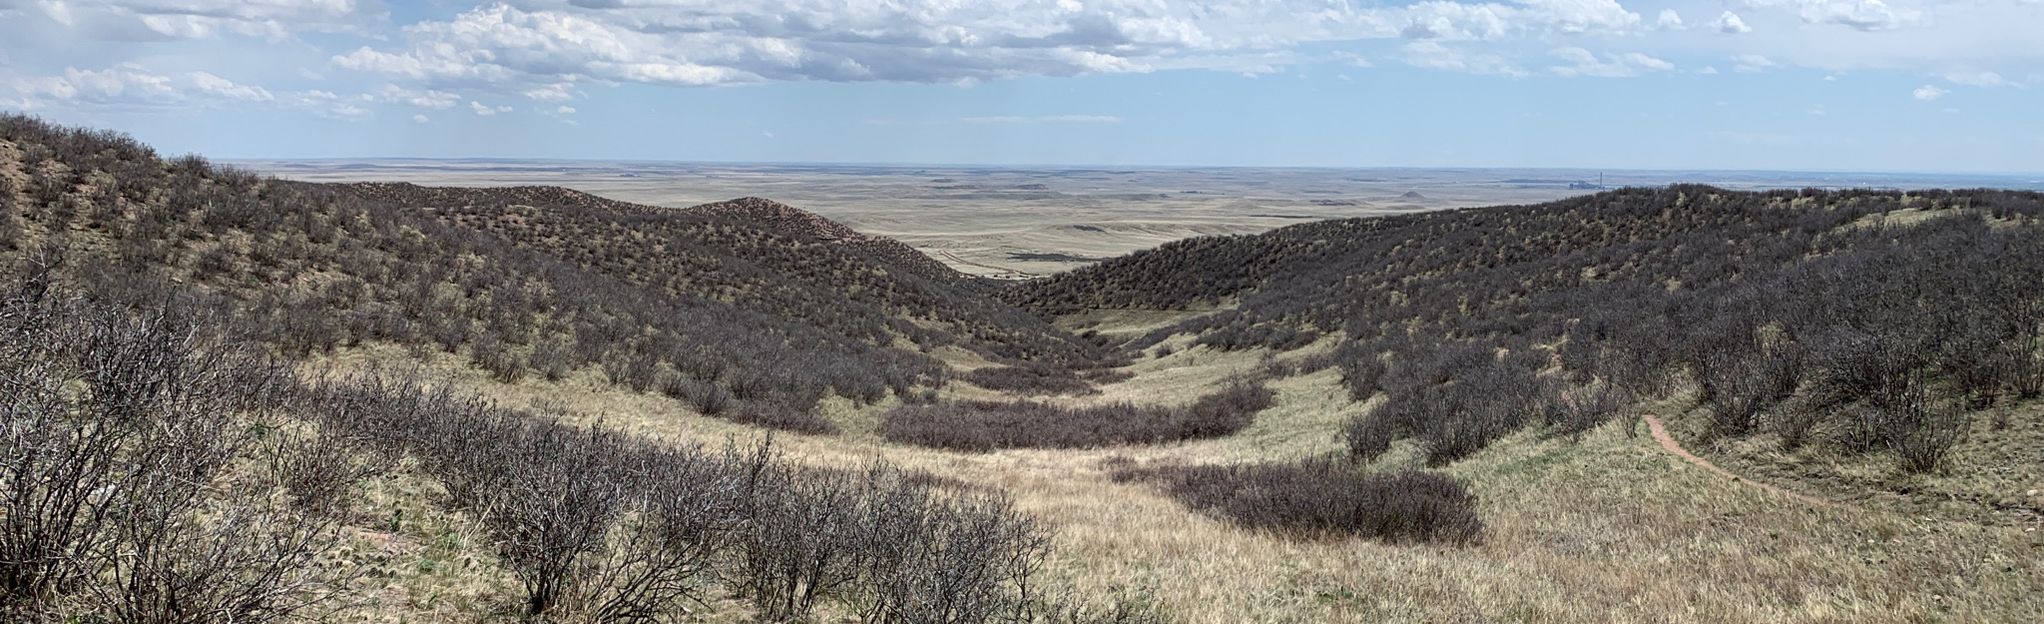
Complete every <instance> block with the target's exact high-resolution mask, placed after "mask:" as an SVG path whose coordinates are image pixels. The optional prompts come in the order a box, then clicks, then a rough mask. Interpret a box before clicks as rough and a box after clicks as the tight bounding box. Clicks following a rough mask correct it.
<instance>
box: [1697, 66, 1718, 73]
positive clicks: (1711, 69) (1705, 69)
mask: <svg viewBox="0 0 2044 624" xmlns="http://www.w3.org/2000/svg"><path fill="white" fill-rule="evenodd" d="M1696 73H1698V74H1702V75H1705V76H1716V75H1718V68H1716V67H1713V66H1710V65H1705V66H1703V69H1699V70H1696Z"/></svg>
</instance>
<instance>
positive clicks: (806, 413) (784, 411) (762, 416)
mask: <svg viewBox="0 0 2044 624" xmlns="http://www.w3.org/2000/svg"><path fill="white" fill-rule="evenodd" d="M724 418H725V419H726V420H729V421H731V422H735V423H739V424H746V425H753V426H755V427H766V428H768V429H778V430H781V431H792V432H795V433H806V434H810V435H834V434H836V433H837V432H838V427H837V423H834V422H831V421H830V420H829V419H827V418H824V417H822V416H820V415H817V413H816V403H815V402H814V401H811V402H810V403H809V404H808V405H807V406H804V405H798V404H796V403H795V402H794V401H792V400H783V399H766V400H759V401H744V402H740V403H738V406H737V407H736V408H733V409H732V410H731V411H730V412H728V413H726V414H725V415H724Z"/></svg>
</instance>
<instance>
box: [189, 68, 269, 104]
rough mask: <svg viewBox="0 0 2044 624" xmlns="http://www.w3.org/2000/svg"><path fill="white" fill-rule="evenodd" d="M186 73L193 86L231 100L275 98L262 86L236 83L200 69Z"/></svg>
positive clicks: (256, 100)
mask: <svg viewBox="0 0 2044 624" xmlns="http://www.w3.org/2000/svg"><path fill="white" fill-rule="evenodd" d="M188 75H189V76H190V77H191V79H192V84H193V86H195V87H197V88H198V89H199V91H202V92H205V93H210V94H213V95H217V96H220V97H224V98H227V99H231V100H248V101H251V102H268V101H270V100H274V99H276V97H275V96H272V95H270V91H269V90H268V89H264V88H262V87H257V86H251V85H244V84H236V83H235V82H234V81H232V80H228V79H226V78H221V77H219V76H215V75H213V74H210V73H207V72H202V71H198V72H192V73H190V74H188Z"/></svg>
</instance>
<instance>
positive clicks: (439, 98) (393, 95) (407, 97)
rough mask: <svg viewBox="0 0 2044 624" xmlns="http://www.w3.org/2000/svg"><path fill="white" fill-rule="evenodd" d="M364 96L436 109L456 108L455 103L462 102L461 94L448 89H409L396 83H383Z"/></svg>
mask: <svg viewBox="0 0 2044 624" xmlns="http://www.w3.org/2000/svg"><path fill="white" fill-rule="evenodd" d="M363 98H364V99H367V100H370V101H374V102H382V103H386V104H404V105H408V106H416V107H419V108H430V109H434V110H443V109H449V108H454V105H456V104H460V103H461V96H459V95H456V94H453V93H449V92H447V91H436V90H433V89H423V90H421V89H407V88H404V87H400V86H397V85H394V84H387V85H383V87H382V88H380V89H377V90H376V92H375V93H372V94H368V95H365V96H363Z"/></svg>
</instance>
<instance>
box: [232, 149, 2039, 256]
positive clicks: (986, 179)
mask: <svg viewBox="0 0 2044 624" xmlns="http://www.w3.org/2000/svg"><path fill="white" fill-rule="evenodd" d="M233 164H235V165H237V166H240V167H243V168H247V169H250V170H254V171H257V172H260V173H264V174H269V175H275V176H278V177H283V178H289V179H295V180H304V181H309V182H361V181H378V182H412V183H416V184H421V185H428V186H512V185H555V186H564V187H568V188H572V189H576V190H580V191H585V192H589V193H594V194H596V195H601V196H604V197H608V198H612V199H618V200H624V201H630V202H636V203H643V204H650V205H656V206H671V207H686V206H693V205H697V204H703V203H708V202H713V201H721V200H726V199H731V198H735V197H744V196H757V197H766V198H769V199H773V200H776V201H780V202H783V203H787V204H790V205H793V206H795V207H798V208H802V209H805V210H810V211H813V212H816V213H819V214H822V215H823V216H826V217H829V218H831V219H835V220H837V221H841V222H843V223H845V224H846V225H849V226H851V227H852V228H854V229H857V230H859V231H861V232H866V233H869V234H877V235H881V236H888V237H892V238H895V239H898V240H901V241H902V242H905V243H908V244H909V245H911V246H913V247H915V248H917V249H919V250H921V251H923V252H924V253H927V254H929V255H930V256H932V257H934V258H936V259H938V260H941V261H943V262H944V263H946V264H949V265H951V266H952V267H954V268H956V269H958V270H960V271H963V272H966V273H971V274H975V275H983V276H989V277H1001V278H1010V279H1015V278H1027V277H1034V276H1040V275H1047V274H1051V273H1056V272H1059V271H1065V270H1070V269H1073V268H1076V267H1079V266H1084V265H1086V264H1090V263H1092V262H1094V261H1097V260H1100V259H1104V258H1110V257H1114V256H1117V255H1121V254H1126V253H1129V252H1132V251H1135V250H1139V249H1146V248H1150V247H1155V246H1157V245H1160V244H1163V243H1166V242H1169V241H1173V240H1178V239H1182V238H1189V237H1193V236H1204V235H1217V234H1250V233H1256V232H1262V231H1266V230H1270V229H1274V228H1278V227H1283V226H1286V225H1290V224H1294V223H1300V222H1304V221H1310V220H1316V219H1334V218H1345V217H1366V216H1381V215H1387V214H1397V213H1401V212H1412V211H1420V210H1439V209H1449V208H1463V207H1470V206H1489V205H1499V204H1521V203H1535V202H1544V201H1550V200H1554V199H1560V198H1565V197H1572V196H1576V195H1581V194H1585V193H1590V192H1594V191H1595V188H1594V185H1595V184H1597V183H1598V182H1599V180H1600V179H1601V181H1602V184H1603V185H1604V186H1607V187H1620V186H1659V185H1665V184H1670V183H1676V182H1694V183H1702V184H1711V185H1716V186H1720V187H1724V188H1728V189H1737V190H1756V189H1780V188H1805V187H1817V188H1827V189H1836V188H1870V189H1890V188H1903V189H1909V188H1975V187H1992V188H2016V189H2031V190H2044V179H2039V178H2038V176H2018V175H1940V174H1894V173H1826V172H1766V171H1608V172H1600V171H1594V170H1573V169H1411V168H1369V169H1306V168H1243V167H1227V168H1151V167H1102V168H1070V167H1060V168H1029V167H970V166H956V165H932V166H916V165H887V166H854V165H825V164H818V165H804V164H709V163H683V162H602V161H553V160H424V159H369V160H303V161H287V160H261V161H239V162H234V163H233ZM1572 184H1575V185H1576V186H1577V188H1571V185H1572ZM1586 185H1589V186H1592V188H1581V187H1582V186H1586Z"/></svg>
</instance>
